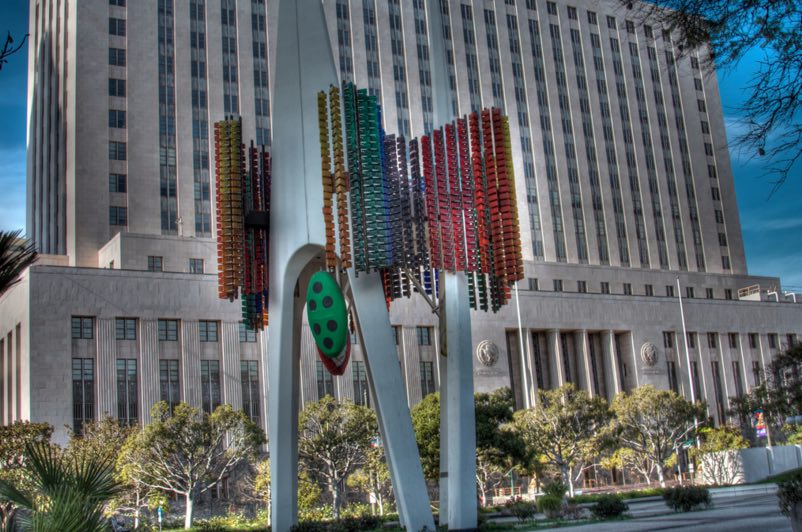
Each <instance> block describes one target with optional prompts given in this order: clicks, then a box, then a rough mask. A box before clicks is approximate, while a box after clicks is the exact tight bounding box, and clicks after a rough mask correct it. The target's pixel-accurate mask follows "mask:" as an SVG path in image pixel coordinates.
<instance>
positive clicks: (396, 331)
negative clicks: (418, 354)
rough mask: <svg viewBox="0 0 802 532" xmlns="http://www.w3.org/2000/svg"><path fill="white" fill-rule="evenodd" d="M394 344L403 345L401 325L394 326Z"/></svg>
mask: <svg viewBox="0 0 802 532" xmlns="http://www.w3.org/2000/svg"><path fill="white" fill-rule="evenodd" d="M393 343H394V344H395V345H401V326H400V325H393Z"/></svg>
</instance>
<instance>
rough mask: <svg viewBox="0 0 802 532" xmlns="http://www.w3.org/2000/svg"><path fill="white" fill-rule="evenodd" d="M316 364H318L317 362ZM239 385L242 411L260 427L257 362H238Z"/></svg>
mask: <svg viewBox="0 0 802 532" xmlns="http://www.w3.org/2000/svg"><path fill="white" fill-rule="evenodd" d="M318 363H320V362H319V361H318ZM240 381H241V382H240V383H241V385H242V411H243V412H245V415H247V416H248V417H249V418H251V421H253V422H254V423H256V424H257V425H259V426H262V414H261V407H260V405H261V404H262V402H261V400H260V397H261V396H262V394H261V393H260V392H259V362H257V361H256V360H243V361H242V362H240Z"/></svg>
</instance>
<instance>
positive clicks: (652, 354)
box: [640, 342, 657, 368]
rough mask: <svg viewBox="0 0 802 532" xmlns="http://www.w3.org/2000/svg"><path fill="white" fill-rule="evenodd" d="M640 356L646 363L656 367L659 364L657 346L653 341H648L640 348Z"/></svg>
mask: <svg viewBox="0 0 802 532" xmlns="http://www.w3.org/2000/svg"><path fill="white" fill-rule="evenodd" d="M640 357H641V359H642V360H643V362H644V364H646V365H647V366H649V367H650V368H651V367H654V365H655V364H657V348H656V347H655V346H654V344H653V343H651V342H646V343H645V344H643V345H642V346H641V348H640Z"/></svg>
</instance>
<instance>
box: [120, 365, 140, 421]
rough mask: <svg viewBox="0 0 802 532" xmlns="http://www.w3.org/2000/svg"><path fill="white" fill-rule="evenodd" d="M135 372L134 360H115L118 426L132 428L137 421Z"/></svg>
mask: <svg viewBox="0 0 802 532" xmlns="http://www.w3.org/2000/svg"><path fill="white" fill-rule="evenodd" d="M136 390H137V371H136V359H135V358H118V359H117V420H118V421H119V422H120V425H123V426H133V425H136V424H137V422H138V421H139V408H138V407H139V401H138V400H137V391H136Z"/></svg>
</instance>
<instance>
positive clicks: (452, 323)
mask: <svg viewBox="0 0 802 532" xmlns="http://www.w3.org/2000/svg"><path fill="white" fill-rule="evenodd" d="M445 288H446V297H445V305H446V335H447V342H448V344H447V345H448V357H447V359H448V360H447V361H446V364H447V371H446V373H447V374H446V381H447V383H448V384H447V386H446V395H445V401H446V404H447V405H448V420H447V429H448V447H449V449H448V528H449V530H473V529H475V528H476V519H477V515H476V420H475V416H474V403H473V356H471V355H472V346H471V315H470V311H469V310H468V304H467V303H468V278H467V277H466V276H465V274H464V273H456V274H453V273H447V274H445ZM440 397H441V400H442V399H443V396H442V395H441V396H440ZM442 441H443V440H442V437H441V445H442Z"/></svg>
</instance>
